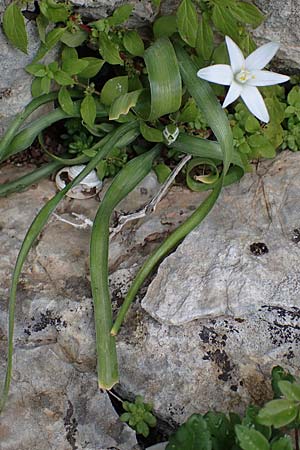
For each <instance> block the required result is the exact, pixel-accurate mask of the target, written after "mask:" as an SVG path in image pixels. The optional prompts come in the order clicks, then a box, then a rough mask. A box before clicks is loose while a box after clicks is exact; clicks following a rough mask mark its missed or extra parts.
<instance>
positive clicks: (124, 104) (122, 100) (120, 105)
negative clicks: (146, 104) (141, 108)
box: [109, 89, 142, 120]
mask: <svg viewBox="0 0 300 450" xmlns="http://www.w3.org/2000/svg"><path fill="white" fill-rule="evenodd" d="M141 92H142V89H139V90H137V91H133V92H129V93H127V94H124V95H121V96H120V97H118V98H116V100H115V101H114V102H113V104H112V105H111V107H110V110H109V120H117V119H118V118H119V117H120V116H121V115H126V114H127V113H128V112H129V110H130V108H132V107H133V106H135V105H136V103H137V101H138V98H139V96H140V94H141Z"/></svg>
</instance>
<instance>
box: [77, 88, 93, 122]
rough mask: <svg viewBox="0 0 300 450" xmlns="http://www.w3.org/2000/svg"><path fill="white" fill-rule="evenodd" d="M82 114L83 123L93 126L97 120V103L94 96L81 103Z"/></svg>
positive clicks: (87, 97)
mask: <svg viewBox="0 0 300 450" xmlns="http://www.w3.org/2000/svg"><path fill="white" fill-rule="evenodd" d="M80 113H81V117H82V119H83V121H84V122H85V123H86V124H87V125H89V126H93V125H94V122H95V119H96V103H95V99H94V97H93V96H92V95H87V96H86V97H84V99H83V100H82V102H81V105H80Z"/></svg>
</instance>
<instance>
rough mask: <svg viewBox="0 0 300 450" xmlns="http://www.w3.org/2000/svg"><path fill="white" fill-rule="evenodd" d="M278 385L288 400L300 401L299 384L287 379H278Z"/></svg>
mask: <svg viewBox="0 0 300 450" xmlns="http://www.w3.org/2000/svg"><path fill="white" fill-rule="evenodd" d="M278 387H279V389H280V391H281V392H282V394H283V395H284V396H285V397H286V398H287V399H288V400H296V401H300V385H299V384H296V383H290V382H289V381H285V380H282V381H279V383H278Z"/></svg>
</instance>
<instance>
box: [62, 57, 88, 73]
mask: <svg viewBox="0 0 300 450" xmlns="http://www.w3.org/2000/svg"><path fill="white" fill-rule="evenodd" d="M87 66H88V62H87V61H83V60H81V59H69V58H68V59H65V60H64V61H63V64H62V70H63V71H64V72H67V73H68V74H69V75H77V74H79V73H80V72H82V71H83V70H84V69H86V68H87Z"/></svg>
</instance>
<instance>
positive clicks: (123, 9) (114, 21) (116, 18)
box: [107, 5, 133, 26]
mask: <svg viewBox="0 0 300 450" xmlns="http://www.w3.org/2000/svg"><path fill="white" fill-rule="evenodd" d="M132 10H133V5H122V6H119V8H117V9H116V10H115V11H114V13H113V15H112V16H111V17H108V19H107V21H108V23H109V25H111V26H115V25H121V24H122V23H124V22H126V21H127V20H128V19H129V17H130V14H131V13H132Z"/></svg>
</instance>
